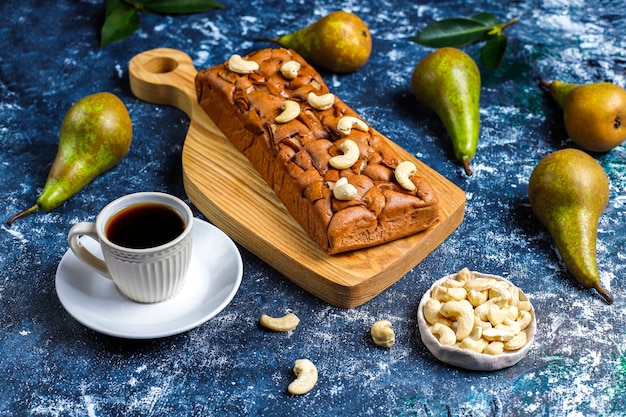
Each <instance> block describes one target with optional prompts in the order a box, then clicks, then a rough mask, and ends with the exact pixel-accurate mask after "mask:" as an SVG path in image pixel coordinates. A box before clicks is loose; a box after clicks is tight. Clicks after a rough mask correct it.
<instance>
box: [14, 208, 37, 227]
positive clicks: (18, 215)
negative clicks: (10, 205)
mask: <svg viewBox="0 0 626 417" xmlns="http://www.w3.org/2000/svg"><path fill="white" fill-rule="evenodd" d="M38 209H39V205H38V204H35V205H34V206H32V207H31V208H28V209H26V210H24V211H22V212H19V213H17V214H16V215H15V216H13V217H11V218H10V219H9V220H7V226H9V227H11V225H12V224H13V222H14V221H15V220H17V219H19V218H20V217H24V216H26V215H28V214H31V213H34V212H35V211H37V210H38Z"/></svg>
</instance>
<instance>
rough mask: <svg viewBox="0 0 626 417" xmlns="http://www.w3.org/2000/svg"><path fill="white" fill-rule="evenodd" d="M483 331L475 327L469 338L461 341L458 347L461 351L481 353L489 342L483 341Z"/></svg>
mask: <svg viewBox="0 0 626 417" xmlns="http://www.w3.org/2000/svg"><path fill="white" fill-rule="evenodd" d="M482 330H483V329H482V328H481V327H476V328H475V329H474V330H472V333H470V335H469V336H467V337H466V338H465V339H463V340H461V343H459V347H460V348H461V349H466V350H471V351H472V352H476V353H482V352H483V350H485V348H486V347H487V346H488V345H489V342H488V341H486V340H485V339H483V337H482V336H483V331H482Z"/></svg>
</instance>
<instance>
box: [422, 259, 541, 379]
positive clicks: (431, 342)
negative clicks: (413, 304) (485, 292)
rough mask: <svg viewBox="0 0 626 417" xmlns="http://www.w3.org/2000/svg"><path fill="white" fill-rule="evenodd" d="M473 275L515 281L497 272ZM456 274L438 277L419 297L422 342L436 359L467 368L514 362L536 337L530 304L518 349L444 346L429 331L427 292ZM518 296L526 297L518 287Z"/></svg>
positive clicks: (494, 367) (490, 368)
mask: <svg viewBox="0 0 626 417" xmlns="http://www.w3.org/2000/svg"><path fill="white" fill-rule="evenodd" d="M472 275H473V277H474V278H495V279H497V280H500V281H505V282H507V283H508V284H509V285H514V284H513V283H512V282H511V281H509V280H507V279H505V278H502V277H500V276H497V275H488V274H482V273H479V272H474V271H472ZM456 276H457V274H450V275H447V276H445V277H443V278H441V279H438V280H437V281H435V282H434V283H433V285H432V286H431V287H430V288H429V290H428V291H426V293H425V294H424V296H423V297H422V300H421V301H420V304H419V307H418V309H417V324H418V326H419V330H420V336H421V339H422V342H423V343H424V345H426V347H427V348H428V350H429V351H430V352H431V353H432V354H433V356H435V357H436V358H437V359H439V360H440V361H442V362H444V363H446V364H448V365H452V366H457V367H459V368H464V369H469V370H472V371H495V370H498V369H503V368H508V367H510V366H513V365H515V364H516V363H517V362H519V361H520V360H521V359H522V358H523V357H524V356H526V354H527V353H528V350H529V349H530V346H531V344H532V342H533V340H534V339H535V334H536V333H537V321H536V319H535V309H534V308H533V307H532V305H531V311H530V313H531V316H532V320H531V322H530V324H529V325H528V327H527V328H526V329H524V332H526V336H527V342H526V344H525V345H524V346H523V347H522V348H520V349H518V350H514V351H506V350H505V351H504V352H502V353H501V354H498V355H489V354H486V353H475V352H472V351H469V350H465V349H461V348H459V347H458V346H457V345H454V346H444V345H442V344H441V343H439V340H438V339H437V338H436V337H435V336H434V335H433V333H432V332H431V330H430V328H431V325H430V324H429V323H428V322H427V321H426V319H425V318H424V312H423V311H424V305H425V304H426V302H427V301H428V300H429V299H430V294H431V291H432V290H433V288H435V287H436V286H438V285H442V284H443V283H444V282H445V281H447V280H449V279H453V278H456ZM520 300H523V301H527V300H528V298H527V297H526V295H525V294H524V293H523V291H521V290H520Z"/></svg>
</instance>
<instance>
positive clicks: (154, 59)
mask: <svg viewBox="0 0 626 417" xmlns="http://www.w3.org/2000/svg"><path fill="white" fill-rule="evenodd" d="M128 73H129V78H130V89H131V90H132V92H133V94H134V95H135V96H136V97H137V98H139V99H141V100H144V101H147V102H148V103H154V104H162V105H168V106H174V107H177V108H179V109H180V110H182V111H184V112H185V113H187V116H189V117H190V118H193V116H194V115H193V114H192V113H193V112H194V108H197V106H194V104H195V102H196V87H195V77H196V74H197V73H198V71H197V70H196V68H195V67H194V65H193V62H192V61H191V58H190V57H189V55H187V54H186V53H184V52H181V51H179V50H177V49H169V48H157V49H151V50H148V51H144V52H142V53H140V54H138V55H135V56H134V57H133V58H132V59H131V60H130V63H129V64H128Z"/></svg>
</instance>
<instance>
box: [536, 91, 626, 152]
mask: <svg viewBox="0 0 626 417" xmlns="http://www.w3.org/2000/svg"><path fill="white" fill-rule="evenodd" d="M541 84H542V85H543V86H544V87H546V88H548V89H549V91H550V94H551V95H552V97H553V98H554V100H555V101H556V102H557V103H558V104H559V106H560V107H561V109H562V110H563V123H564V124H565V131H566V132H567V134H568V135H569V137H570V138H571V139H572V141H573V142H574V143H575V144H577V145H578V146H580V147H581V148H582V149H584V150H587V151H591V152H607V151H610V150H611V149H613V148H615V147H616V146H618V145H620V144H621V143H622V142H624V140H626V90H624V89H623V88H622V87H620V86H618V85H616V84H612V83H607V82H598V83H591V84H582V85H578V84H570V83H565V82H562V81H552V82H547V81H542V82H541Z"/></svg>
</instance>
